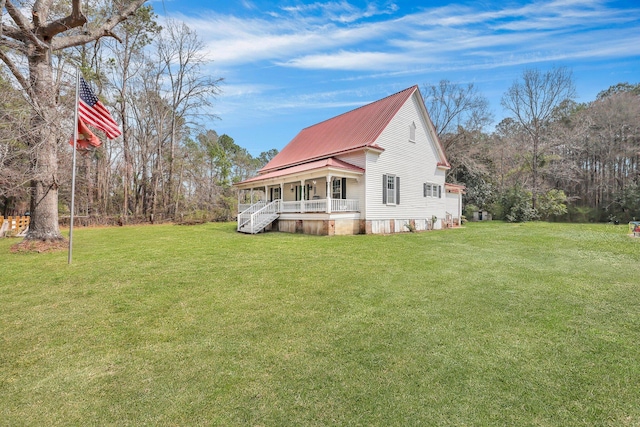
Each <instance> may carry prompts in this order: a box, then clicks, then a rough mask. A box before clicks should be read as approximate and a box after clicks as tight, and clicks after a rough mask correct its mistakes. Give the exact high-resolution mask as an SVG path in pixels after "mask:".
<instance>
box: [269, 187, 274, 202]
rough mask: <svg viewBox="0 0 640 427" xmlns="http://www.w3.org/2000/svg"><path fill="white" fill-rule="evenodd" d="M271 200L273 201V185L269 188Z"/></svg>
mask: <svg viewBox="0 0 640 427" xmlns="http://www.w3.org/2000/svg"><path fill="white" fill-rule="evenodd" d="M269 201H270V202H273V187H271V188H270V189H269Z"/></svg>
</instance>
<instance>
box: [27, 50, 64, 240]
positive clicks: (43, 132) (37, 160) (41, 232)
mask: <svg viewBox="0 0 640 427" xmlns="http://www.w3.org/2000/svg"><path fill="white" fill-rule="evenodd" d="M49 59H50V57H49V53H48V52H46V51H45V52H42V53H41V54H40V55H32V56H30V57H29V73H30V79H31V85H32V87H33V90H34V93H35V94H36V97H37V98H36V99H38V100H39V101H40V105H39V106H38V107H37V108H36V109H34V111H33V112H32V116H31V127H32V133H31V138H30V139H29V147H30V149H31V150H30V154H31V167H32V169H33V172H34V178H33V179H32V180H31V221H30V224H29V231H28V232H27V235H26V237H25V238H26V239H27V240H46V241H59V240H63V237H62V234H60V227H59V225H58V185H59V183H58V176H57V175H58V156H57V138H56V132H55V130H54V129H55V126H53V124H54V123H55V122H54V120H55V117H54V116H55V114H56V106H55V99H56V96H55V93H54V85H53V78H52V70H51V66H50V64H49Z"/></svg>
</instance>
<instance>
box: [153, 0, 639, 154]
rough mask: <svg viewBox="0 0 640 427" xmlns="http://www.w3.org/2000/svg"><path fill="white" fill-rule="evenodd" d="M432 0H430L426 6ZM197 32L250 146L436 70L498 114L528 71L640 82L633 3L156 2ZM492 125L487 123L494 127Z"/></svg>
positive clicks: (282, 138)
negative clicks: (559, 69) (563, 70)
mask: <svg viewBox="0 0 640 427" xmlns="http://www.w3.org/2000/svg"><path fill="white" fill-rule="evenodd" d="M424 3H428V6H424V5H423V4H424ZM151 4H152V5H153V7H154V9H155V11H156V13H158V14H159V15H160V16H167V17H171V18H173V19H177V20H181V21H184V22H185V23H186V24H187V25H189V26H190V27H191V28H193V29H194V30H196V32H197V33H198V35H199V37H200V38H201V40H202V41H203V42H204V44H205V46H206V55H207V57H208V58H209V59H210V60H212V61H213V62H212V63H211V64H210V65H209V67H208V69H207V72H209V73H211V74H212V76H214V77H222V78H224V83H223V84H222V93H221V94H220V95H219V96H218V97H217V98H216V100H215V101H214V104H213V105H214V107H213V113H214V114H216V115H217V116H219V117H220V119H219V120H215V121H213V122H210V123H208V125H207V127H208V128H210V129H214V130H216V131H217V132H218V133H219V134H223V133H226V134H227V135H229V136H231V137H232V138H233V139H234V140H235V142H236V143H237V144H238V145H240V146H242V147H244V148H246V149H248V150H249V152H250V153H251V154H253V155H258V154H259V153H260V152H261V151H266V150H268V149H271V148H277V149H278V150H281V149H282V148H283V147H284V146H285V145H286V144H287V143H288V142H289V141H290V140H291V139H292V138H293V137H294V136H295V135H296V134H297V133H298V132H299V131H300V130H301V129H302V128H304V127H307V126H310V125H312V124H315V123H318V122H320V121H322V120H325V119H328V118H330V117H333V116H335V115H337V114H340V113H343V112H345V111H348V110H351V109H353V108H356V107H359V106H361V105H364V104H367V103H369V102H372V101H375V100H377V99H380V98H383V97H385V96H387V95H391V94H393V93H395V92H397V91H399V90H402V89H405V88H407V87H410V86H412V85H416V84H417V85H419V86H420V87H422V86H423V85H430V84H435V83H437V82H439V81H440V80H442V79H446V80H449V81H451V82H453V83H460V84H467V83H469V82H471V83H473V84H474V85H475V86H476V88H477V89H478V91H479V92H480V93H481V94H483V95H484V96H485V97H487V98H488V100H489V102H490V106H491V110H492V112H493V114H494V118H495V121H496V122H498V121H500V120H501V119H502V118H503V117H505V113H504V111H503V109H502V107H501V105H500V98H501V97H502V95H503V93H504V92H505V91H506V90H507V88H508V87H509V86H510V85H511V84H512V83H513V82H514V80H516V79H518V78H519V77H520V76H521V75H522V71H523V70H524V69H527V68H538V69H540V70H542V71H545V70H548V69H550V68H552V67H555V66H565V67H568V68H569V69H571V70H572V71H573V76H574V80H575V83H576V89H577V92H578V96H579V98H578V99H577V101H579V102H587V101H591V100H593V99H594V98H595V96H596V94H597V93H598V92H600V91H601V90H604V89H607V88H608V87H609V86H611V85H614V84H616V83H619V82H629V83H638V82H640V3H638V2H637V1H605V0H555V1H554V0H542V1H508V0H505V1H468V2H442V1H432V2H412V1H404V0H400V1H384V0H383V1H369V2H367V1H339V0H338V1H315V2H304V1H295V0H285V1H278V2H273V1H261V0H244V1H229V0H224V1H219V0H157V1H152V2H151ZM489 130H492V128H490V129H489Z"/></svg>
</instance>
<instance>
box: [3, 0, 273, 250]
mask: <svg viewBox="0 0 640 427" xmlns="http://www.w3.org/2000/svg"><path fill="white" fill-rule="evenodd" d="M44 3H47V2H44ZM138 3H140V4H141V3H142V1H139V2H138ZM130 4H131V3H130V2H126V1H125V2H122V3H120V2H118V1H113V2H111V3H110V4H109V3H107V4H103V5H102V6H101V7H97V5H93V6H95V7H94V8H87V10H84V11H83V10H82V9H81V4H80V2H78V1H74V5H73V8H72V10H71V13H70V15H69V16H73V15H74V14H79V15H82V16H83V17H84V20H83V21H84V23H85V24H84V25H85V26H86V25H89V26H91V25H92V24H93V25H96V26H98V25H101V23H102V22H104V21H109V19H107V18H108V17H109V16H111V17H113V16H120V14H121V13H122V10H124V8H127V7H129V6H130ZM34 7H35V6H34ZM6 8H7V10H9V11H10V12H11V13H10V16H11V17H12V18H15V19H14V21H15V22H16V23H15V25H14V26H13V27H10V26H7V25H6V24H4V25H3V26H2V31H3V33H4V34H5V35H6V34H13V33H12V32H11V31H13V32H14V33H15V34H16V39H18V40H24V39H29V38H34V37H37V36H36V35H34V34H32V33H29V31H28V28H27V27H26V26H24V28H23V27H21V25H20V24H21V18H20V13H19V11H17V10H15V11H14V10H13V9H12V4H11V1H10V0H7V3H6ZM10 9H11V10H10ZM133 9H135V10H133V11H131V13H130V14H129V15H127V16H126V19H123V20H122V23H121V24H120V25H118V26H115V27H113V28H111V29H110V30H109V34H108V36H106V37H105V36H102V35H100V36H96V37H95V39H94V40H93V41H94V43H81V44H78V45H74V46H69V47H66V48H64V49H58V50H50V51H46V52H45V53H46V54H47V55H50V60H49V61H48V65H49V67H50V69H47V70H46V73H44V74H45V75H44V76H43V75H42V74H38V73H37V72H36V71H35V70H33V69H32V68H30V67H29V66H28V65H29V63H30V61H31V62H32V61H34V60H33V59H32V58H31V57H30V56H29V53H28V52H26V49H25V50H22V49H14V50H13V51H12V50H11V48H12V47H13V44H9V43H7V38H5V39H0V45H2V44H3V43H4V46H5V50H6V51H8V52H9V53H8V54H7V55H5V56H2V55H0V59H3V60H4V65H5V68H4V69H0V111H1V113H0V114H1V115H2V117H1V123H2V124H1V125H0V213H3V214H7V213H13V214H16V213H23V212H25V211H32V214H33V213H34V212H33V211H36V210H40V211H42V206H41V205H40V201H41V200H43V199H44V198H45V197H44V196H42V195H41V194H40V193H42V194H50V193H51V192H54V191H56V192H58V194H57V197H56V199H57V200H56V201H55V203H56V205H55V210H56V212H58V213H59V215H60V220H61V221H63V222H64V220H65V217H66V216H68V215H69V207H70V200H71V192H70V191H71V185H70V181H71V174H72V167H71V162H72V158H71V153H72V150H71V145H69V144H68V143H69V140H70V134H71V130H72V129H73V120H72V116H73V106H74V102H75V101H74V100H75V86H74V85H73V82H74V72H75V71H74V70H75V66H77V67H79V69H80V71H81V73H82V75H83V76H84V78H85V80H87V81H88V82H90V84H91V85H92V86H93V89H94V92H96V93H97V94H98V96H99V98H100V99H101V100H102V102H103V103H104V104H105V105H107V106H108V109H109V110H110V111H111V113H112V115H113V116H114V118H115V119H116V121H117V122H118V123H120V124H121V127H122V136H121V137H119V138H117V139H115V140H108V139H106V138H105V136H104V134H101V133H100V132H99V131H97V132H96V133H97V134H98V135H99V137H100V138H101V140H102V141H103V144H102V145H101V146H100V147H99V148H93V147H90V148H88V149H85V150H80V151H79V152H78V156H77V178H76V192H75V200H76V215H77V218H78V220H79V221H84V222H93V223H101V222H111V223H113V222H118V223H126V222H135V221H162V220H167V219H170V220H178V221H181V220H193V219H194V218H197V219H201V220H230V219H232V218H233V217H234V215H235V210H236V206H235V205H236V203H237V202H236V198H235V196H234V195H233V194H232V193H233V191H232V190H231V184H232V183H233V182H235V181H239V180H242V179H246V178H248V177H250V176H252V175H254V174H255V173H256V172H257V170H258V169H260V168H261V167H262V166H263V165H264V164H266V162H268V161H269V160H270V159H271V158H272V157H273V156H274V155H275V154H276V153H277V151H276V150H269V151H266V152H264V153H261V154H260V155H259V156H257V157H253V156H252V155H251V154H250V153H249V152H248V151H247V150H246V149H244V148H242V147H240V146H238V145H237V144H236V143H235V142H234V140H233V138H232V137H231V136H229V135H218V134H217V133H216V132H215V131H214V130H210V129H207V128H206V125H205V124H206V123H210V122H211V121H212V119H215V116H214V115H212V114H211V111H212V102H213V100H215V97H216V96H217V95H218V94H219V93H220V83H221V82H222V79H221V78H214V77H211V76H209V75H208V74H207V73H206V69H205V67H206V66H207V65H208V63H209V61H208V60H207V59H206V58H205V56H204V45H203V43H202V41H201V40H200V39H199V38H198V36H197V34H196V33H195V32H194V31H193V30H191V29H190V28H189V27H187V26H186V25H185V24H183V23H180V22H177V21H172V20H168V21H166V24H164V27H161V26H160V25H159V23H158V19H157V16H156V15H155V13H154V12H153V9H152V7H151V6H149V5H147V6H139V7H134V8H133ZM42 10H43V9H42V8H40V16H41V17H44V16H43V13H42ZM65 13H68V11H65V10H57V9H56V12H54V11H53V10H52V11H51V12H50V14H49V20H50V21H51V22H56V21H57V20H63V19H65V18H64V17H65V16H66V15H65ZM56 14H57V15H56ZM85 14H86V16H85ZM22 18H25V17H22ZM9 30H11V31H9ZM77 32H79V30H78V31H76V32H73V31H71V32H70V33H67V34H64V35H62V34H60V35H58V37H60V38H71V37H75V36H76V33H77ZM43 78H45V80H48V81H51V82H52V88H51V89H52V90H50V91H48V92H47V93H46V94H45V95H46V96H44V95H43V96H40V97H39V96H38V95H37V94H35V93H32V94H30V93H29V92H28V91H26V90H25V88H24V87H19V86H18V85H16V84H15V82H16V81H20V80H23V81H25V82H26V81H27V80H29V79H32V80H38V79H43ZM31 86H33V85H31V84H28V85H27V88H30V87H31ZM25 95H26V96H25ZM42 98H45V99H46V100H48V102H49V103H50V104H51V105H50V106H49V108H48V109H47V108H40V109H38V108H34V106H37V105H38V104H42V103H44V101H43V99H42ZM52 101H53V102H52ZM45 113H46V114H45ZM44 134H46V137H45V135H44ZM47 150H48V151H49V154H47V153H46V152H45V151H47ZM46 162H55V168H54V169H55V170H53V169H52V168H50V167H49V168H45V169H44V170H43V168H42V166H43V164H45V163H46ZM51 175H52V176H51ZM52 181H53V182H52ZM45 182H46V184H45ZM41 187H44V188H46V190H44V191H40V192H39V193H38V191H39V190H36V188H41ZM36 193H38V194H36ZM34 201H35V203H34ZM33 219H36V218H33ZM57 221H58V218H56V222H57ZM57 234H58V235H59V232H58V233H57ZM49 237H50V236H48V235H44V238H45V239H48V238H49ZM54 238H55V235H54Z"/></svg>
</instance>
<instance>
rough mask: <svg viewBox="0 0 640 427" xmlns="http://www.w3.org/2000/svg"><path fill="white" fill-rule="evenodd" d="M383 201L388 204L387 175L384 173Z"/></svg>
mask: <svg viewBox="0 0 640 427" xmlns="http://www.w3.org/2000/svg"><path fill="white" fill-rule="evenodd" d="M382 203H383V204H385V205H386V204H387V175H382Z"/></svg>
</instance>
